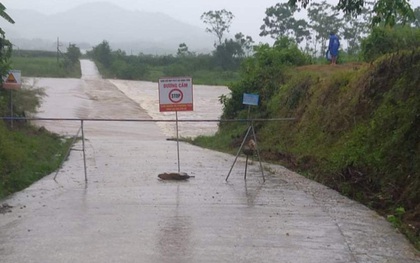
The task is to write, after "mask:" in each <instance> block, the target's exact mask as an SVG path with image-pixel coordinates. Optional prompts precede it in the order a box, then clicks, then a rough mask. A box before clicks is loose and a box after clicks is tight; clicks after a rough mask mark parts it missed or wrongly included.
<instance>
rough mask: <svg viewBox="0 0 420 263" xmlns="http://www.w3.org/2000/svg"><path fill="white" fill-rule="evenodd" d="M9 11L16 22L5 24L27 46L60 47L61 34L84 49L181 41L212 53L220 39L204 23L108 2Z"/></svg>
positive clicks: (143, 47)
mask: <svg viewBox="0 0 420 263" xmlns="http://www.w3.org/2000/svg"><path fill="white" fill-rule="evenodd" d="M7 12H8V14H9V15H10V16H11V17H12V18H13V19H14V20H15V22H16V23H15V24H13V25H12V24H7V23H2V24H1V25H0V26H1V27H2V28H3V29H4V30H5V31H6V36H7V38H8V39H10V40H11V41H12V42H13V44H15V45H16V46H18V47H19V48H21V49H46V50H54V49H55V48H56V45H55V44H54V42H56V41H57V37H59V39H60V42H61V43H63V44H64V45H68V43H76V44H79V43H80V44H81V46H82V47H81V48H88V47H89V46H95V45H97V44H99V43H101V42H102V41H103V40H107V41H108V42H109V43H110V45H111V48H112V49H114V50H116V49H122V50H124V51H126V52H127V53H133V54H137V53H139V52H142V53H145V54H162V53H175V52H176V51H177V49H178V46H179V44H180V43H186V44H187V46H188V47H189V49H190V51H195V52H198V53H207V52H209V51H210V50H211V49H212V44H213V42H214V38H213V37H212V36H211V35H210V34H208V33H205V32H204V29H203V28H200V27H198V26H193V25H189V24H186V23H184V22H180V21H178V20H176V19H174V18H172V17H170V16H168V15H165V14H162V13H148V12H144V11H137V10H135V11H131V10H125V9H123V8H120V7H118V6H116V5H113V4H110V3H106V2H97V3H88V4H84V5H81V6H79V7H77V8H74V9H71V10H68V11H66V12H63V13H57V14H54V15H44V14H41V13H38V12H36V11H32V10H13V9H11V10H7ZM203 27H204V26H203ZM41 47H43V48H41Z"/></svg>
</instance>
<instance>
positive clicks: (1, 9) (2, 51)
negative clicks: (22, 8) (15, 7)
mask: <svg viewBox="0 0 420 263" xmlns="http://www.w3.org/2000/svg"><path fill="white" fill-rule="evenodd" d="M0 16H1V17H2V18H3V19H5V20H6V21H7V22H9V23H11V24H14V23H15V21H13V19H12V18H11V17H10V16H9V15H8V14H7V13H6V7H5V6H4V5H3V4H2V3H0ZM5 34H6V33H5V32H4V31H3V29H2V28H0V74H1V76H4V75H5V74H6V73H7V71H8V70H9V69H10V62H9V59H10V56H11V54H12V43H10V41H9V40H7V39H6V36H5ZM0 83H3V78H0Z"/></svg>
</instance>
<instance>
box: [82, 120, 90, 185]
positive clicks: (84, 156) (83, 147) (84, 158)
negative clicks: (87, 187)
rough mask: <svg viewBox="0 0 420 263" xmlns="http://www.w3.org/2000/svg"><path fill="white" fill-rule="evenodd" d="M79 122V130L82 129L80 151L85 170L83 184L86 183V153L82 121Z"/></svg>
mask: <svg viewBox="0 0 420 263" xmlns="http://www.w3.org/2000/svg"><path fill="white" fill-rule="evenodd" d="M80 121H81V129H82V151H83V166H84V169H85V182H86V183H87V181H88V179H87V171H86V153H85V132H84V130H83V120H80Z"/></svg>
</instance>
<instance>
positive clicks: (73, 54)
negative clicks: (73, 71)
mask: <svg viewBox="0 0 420 263" xmlns="http://www.w3.org/2000/svg"><path fill="white" fill-rule="evenodd" d="M81 55H82V53H81V52H80V48H78V47H77V46H76V45H75V44H70V45H69V47H68V48H67V52H66V58H67V59H68V60H70V62H71V64H73V65H74V64H76V63H77V62H78V61H79V58H80V56H81Z"/></svg>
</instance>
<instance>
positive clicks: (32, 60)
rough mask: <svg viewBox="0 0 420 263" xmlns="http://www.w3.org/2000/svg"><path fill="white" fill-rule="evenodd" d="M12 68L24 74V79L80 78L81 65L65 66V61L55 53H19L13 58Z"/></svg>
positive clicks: (14, 54)
mask: <svg viewBox="0 0 420 263" xmlns="http://www.w3.org/2000/svg"><path fill="white" fill-rule="evenodd" d="M11 62H12V68H13V69H18V70H20V71H21V72H22V76H23V77H44V78H80V77H81V71H80V64H79V63H77V64H76V65H74V66H67V67H65V66H64V59H63V58H62V57H59V60H58V62H57V55H56V53H55V52H49V51H19V52H15V53H13V55H12V58H11Z"/></svg>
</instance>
